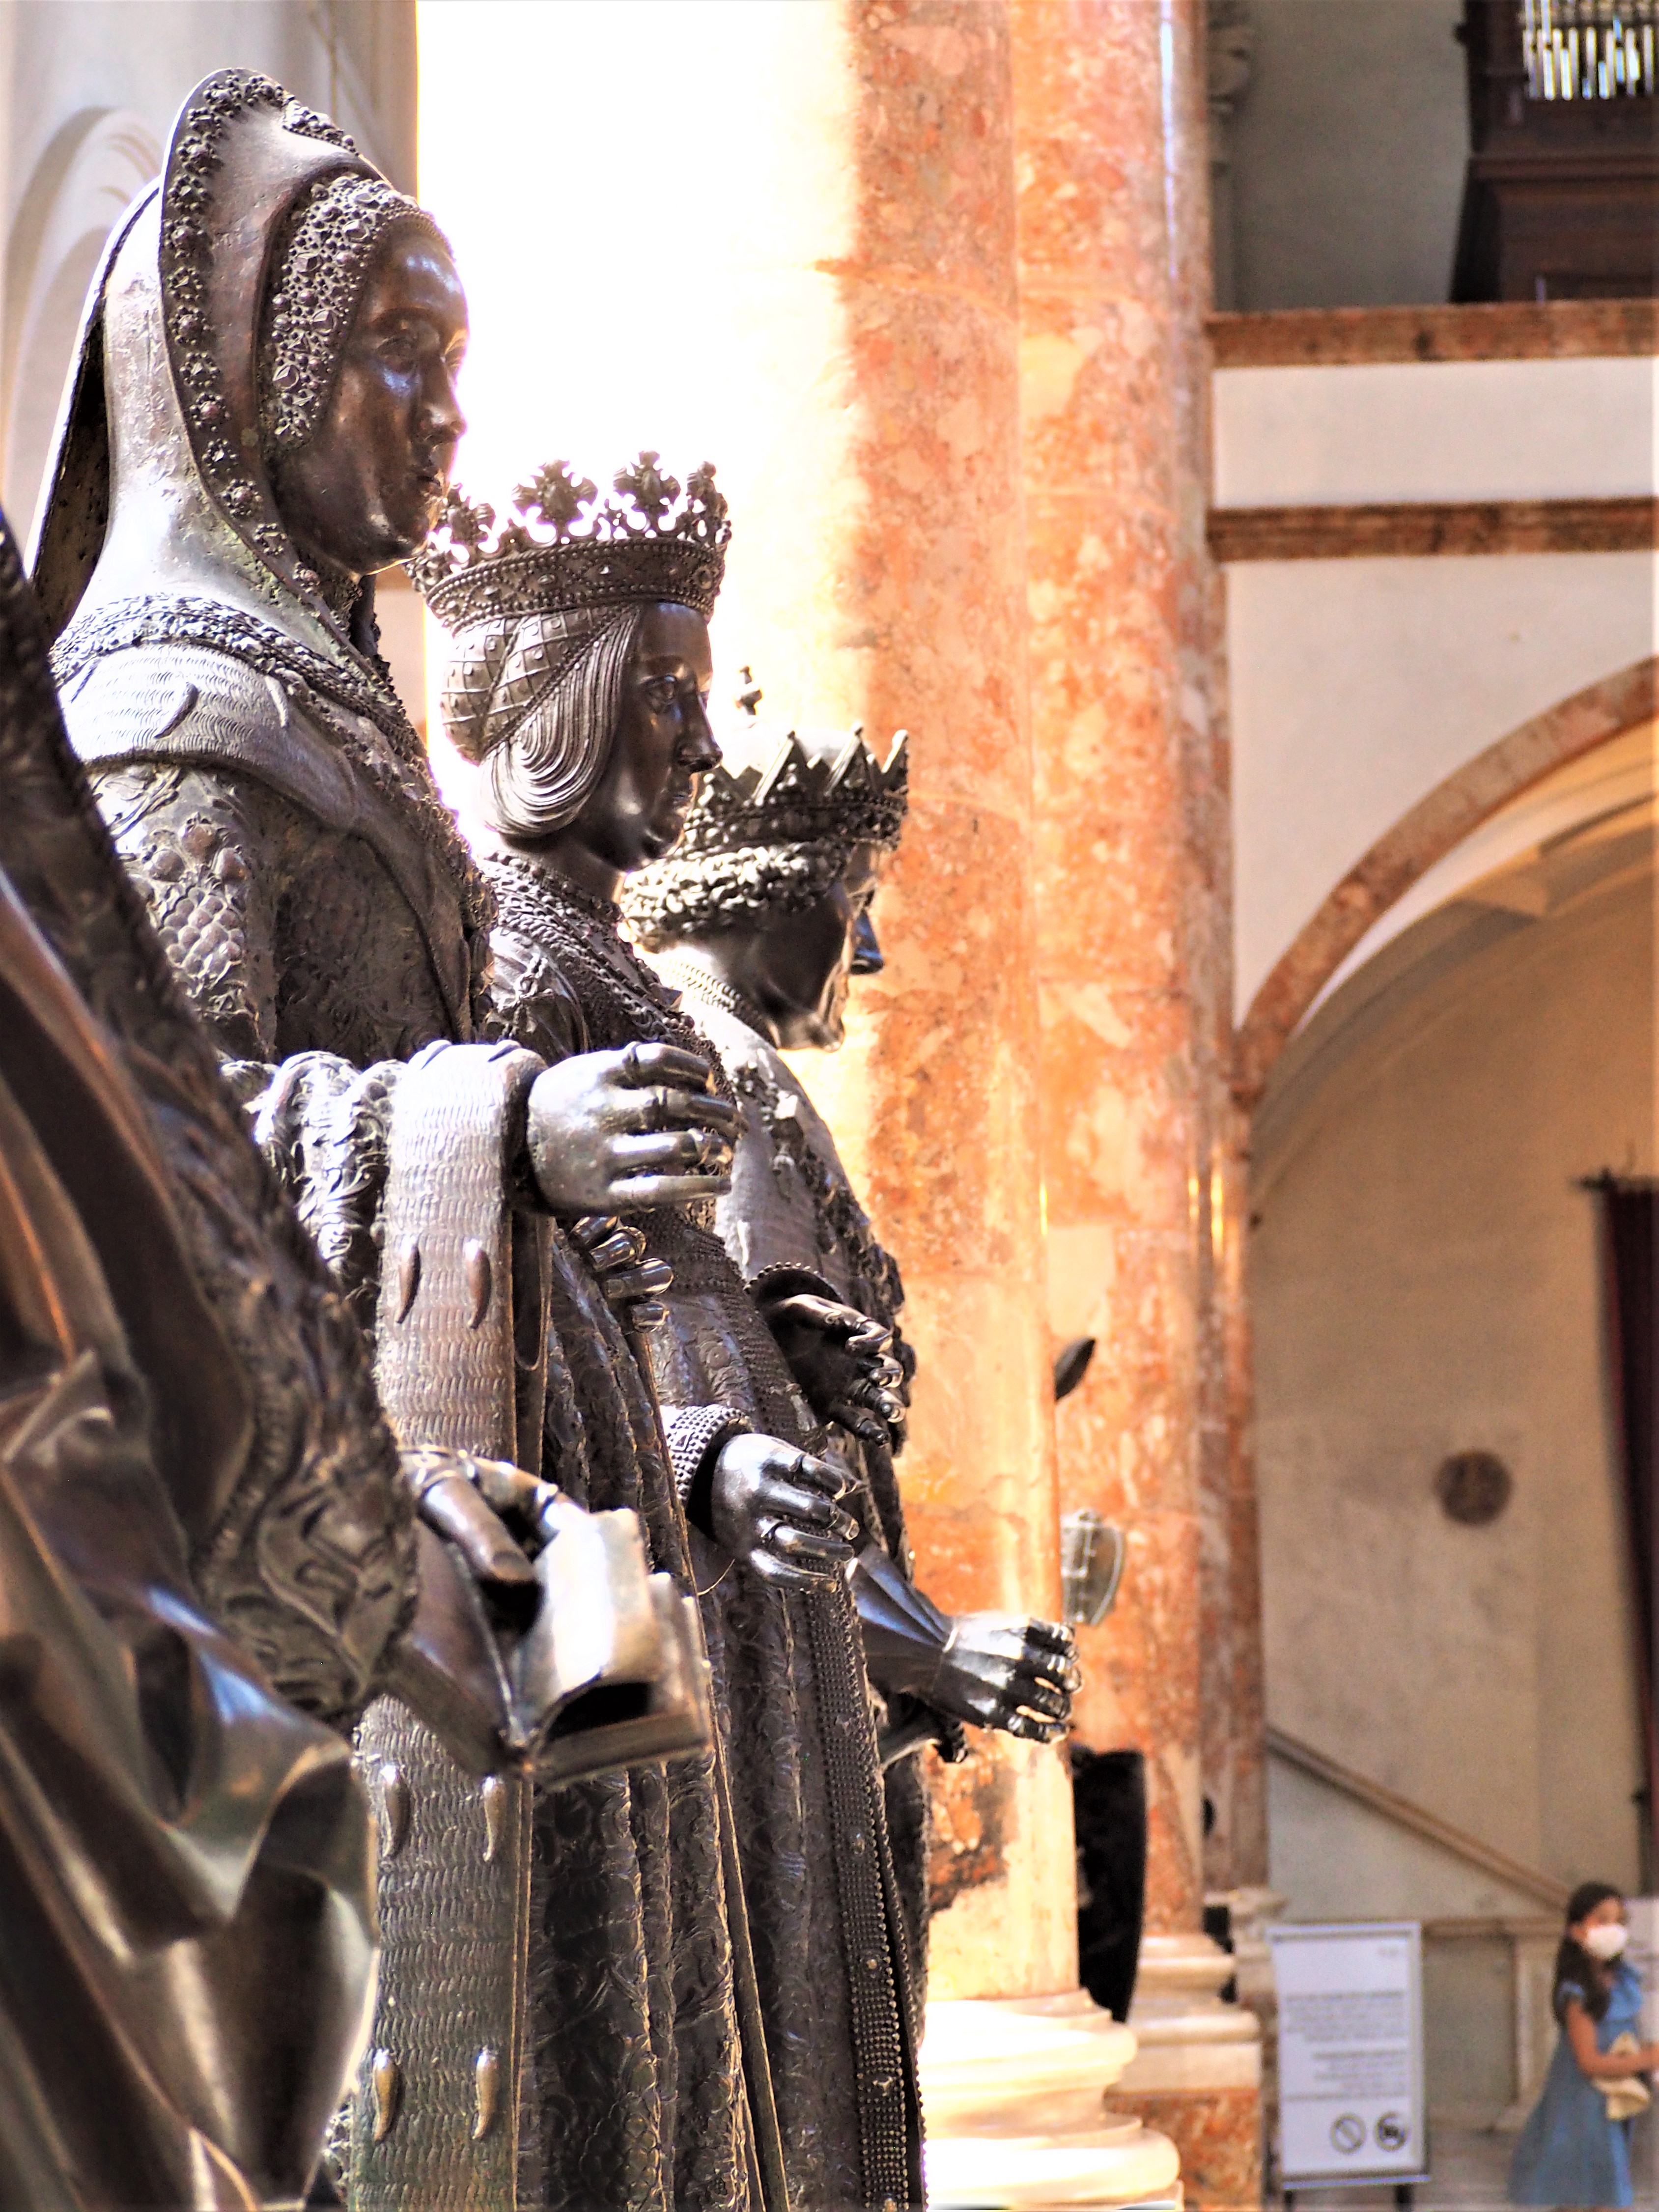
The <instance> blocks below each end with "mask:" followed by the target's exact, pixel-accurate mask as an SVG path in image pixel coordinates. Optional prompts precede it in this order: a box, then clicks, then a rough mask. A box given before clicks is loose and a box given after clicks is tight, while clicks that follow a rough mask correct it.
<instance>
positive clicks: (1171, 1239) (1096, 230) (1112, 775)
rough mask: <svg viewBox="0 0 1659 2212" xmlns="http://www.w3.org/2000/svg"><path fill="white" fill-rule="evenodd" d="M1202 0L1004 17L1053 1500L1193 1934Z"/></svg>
mask: <svg viewBox="0 0 1659 2212" xmlns="http://www.w3.org/2000/svg"><path fill="white" fill-rule="evenodd" d="M1194 12H1195V8H1194V0H1162V4H1160V3H1159V0H1016V7H1015V20H1016V23H1017V26H1018V35H1017V44H1016V53H1017V69H1016V83H1017V88H1018V108H1017V113H1018V126H1017V127H1018V147H1019V155H1020V173H1021V186H1022V189H1021V197H1020V235H1019V246H1020V294H1021V319H1022V333H1021V335H1022V353H1023V366H1024V401H1025V423H1026V430H1025V453H1026V471H1025V476H1026V499H1027V511H1028V532H1029V541H1030V598H1031V606H1032V611H1033V624H1032V637H1031V666H1032V702H1033V716H1034V726H1035V731H1036V750H1037V762H1038V771H1037V772H1038V794H1039V796H1038V831H1037V836H1038V893H1037V896H1038V912H1039V917H1040V921H1039V933H1040V939H1039V941H1040V950H1039V964H1040V975H1041V987H1042V1030H1043V1074H1042V1091H1043V1117H1044V1160H1045V1169H1046V1175H1047V1183H1048V1239H1049V1262H1050V1271H1051V1278H1052V1281H1053V1286H1054V1314H1055V1319H1056V1322H1057V1323H1058V1324H1059V1325H1060V1328H1063V1329H1065V1330H1066V1333H1067V1334H1073V1333H1075V1334H1090V1335H1092V1336H1094V1337H1096V1338H1097V1340H1098V1346H1099V1348H1098V1350H1097V1352H1096V1355H1095V1358H1094V1362H1093V1364H1092V1366H1091V1369H1090V1370H1089V1373H1088V1375H1087V1376H1086V1378H1085V1382H1084V1383H1083V1385H1082V1387H1081V1388H1080V1389H1079V1390H1078V1391H1077V1392H1076V1393H1075V1394H1074V1395H1073V1396H1072V1397H1071V1398H1069V1399H1068V1400H1066V1402H1065V1403H1064V1405H1063V1406H1062V1407H1061V1409H1060V1422H1059V1427H1060V1465H1061V1469H1062V1474H1061V1481H1062V1496H1063V1500H1064V1503H1065V1504H1066V1506H1068V1507H1071V1506H1080V1505H1085V1504H1088V1505H1093V1506H1096V1507H1097V1508H1098V1509H1099V1510H1102V1511H1103V1512H1104V1513H1105V1514H1106V1516H1107V1517H1108V1518H1109V1519H1110V1520H1114V1521H1117V1522H1121V1523H1123V1524H1124V1525H1125V1526H1126V1527H1127V1529H1128V1532H1129V1540H1130V1551H1129V1560H1128V1565H1127V1571H1126V1574H1125V1577H1124V1583H1123V1591H1122V1595H1121V1599H1120V1601H1119V1604H1118V1607H1117V1610H1116V1612H1115V1614H1114V1615H1113V1616H1112V1618H1111V1619H1110V1620H1109V1622H1108V1623H1107V1624H1106V1625H1105V1626H1103V1628H1101V1629H1100V1630H1098V1631H1097V1632H1094V1633H1093V1634H1092V1635H1091V1637H1090V1638H1089V1639H1088V1649H1087V1654H1086V1660H1087V1663H1088V1667H1089V1673H1090V1677H1091V1687H1090V1690H1089V1691H1088V1692H1086V1693H1085V1705H1084V1708H1083V1711H1082V1714H1081V1717H1080V1718H1081V1726H1080V1730H1079V1733H1080V1734H1081V1735H1082V1737H1083V1739H1084V1741H1085V1742H1089V1743H1091V1744H1093V1745H1095V1746H1096V1747H1105V1746H1107V1745H1109V1744H1111V1743H1115V1742H1133V1743H1136V1744H1139V1747H1141V1748H1142V1750H1143V1751H1144V1752H1145V1753H1146V1758H1147V1761H1148V1785H1149V1794H1150V1798H1151V1811H1152V1851H1151V1865H1150V1869H1149V1884H1148V1911H1149V1923H1150V1924H1151V1925H1152V1926H1153V1927H1155V1928H1163V1929H1179V1928H1190V1927H1194V1926H1196V1925H1197V1924H1198V1918H1199V1907H1200V1893H1201V1888H1202V1871H1201V1852H1200V1772H1199V1741H1200V1660H1199V1653H1200V1605H1201V1594H1200V1551H1201V1546H1202V1538H1203V1533H1204V1532H1203V1522H1204V1502H1205V1501H1204V1490H1205V1483H1204V1472H1205V1462H1206V1457H1207V1456H1208V1455H1209V1449H1210V1448H1211V1446H1212V1442H1213V1422H1214V1418H1215V1415H1216V1413H1217V1411H1218V1396H1217V1394H1216V1392H1215V1390H1214V1389H1213V1381H1212V1371H1211V1370H1212V1367H1213V1366H1214V1364H1215V1355H1216V1346H1215V1344H1214V1341H1213V1338H1214V1334H1215V1331H1214V1325H1213V1324H1214V1305H1215V1302H1214V1299H1213V1297H1212V1281H1213V1264H1212V1252H1211V1249H1210V1238H1209V1237H1208V1235H1207V1234H1206V1230H1207V1225H1208V1219H1209V1214H1210V1200H1211V1186H1212V1160H1213V1150H1212V1142H1213V1140H1212V1094H1213V1091H1214V1078H1215V1073H1216V1070H1215V1066H1214V1058H1215V1055H1214V1049H1213V1042H1214V1041H1213V1036H1212V1029H1213V1017H1212V1003H1213V1000H1214V997H1215V994H1216V990H1217V985H1218V980H1219V979H1218V977H1216V975H1214V974H1213V972H1212V971H1213V968H1214V965H1215V963H1216V962H1217V960H1218V954H1219V948H1218V943H1217V939H1218V931H1217V929H1216V927H1215V926H1214V921H1213V919H1212V913H1211V908H1212V906H1213V904H1214V903H1215V902H1216V901H1217V899H1218V896H1219V895H1220V893H1221V891H1222V890H1223V889H1224V888H1225V886H1224V885H1222V884H1219V883H1218V882H1217V880H1216V879H1215V877H1214V873H1213V854H1214V852H1215V850H1216V844H1215V832H1216V829H1217V827H1218V825H1217V823H1216V821H1215V819H1214V816H1215V812H1216V809H1215V807H1214V806H1213V805H1212V791H1211V783H1212V776H1213V769H1214V762H1213V755H1214V751H1215V745H1214V733H1213V728H1212V713H1213V697H1212V684H1211V680H1210V678H1211V671H1210V665H1209V656H1208V652H1207V635H1208V634H1207V624H1208V620H1209V613H1210V608H1209V592H1210V579H1209V575H1208V573H1207V568H1206V559H1205V555H1204V550H1203V541H1202V519H1203V518H1202V510H1203V497H1204V483H1205V470H1204V460H1203V453H1202V449H1201V447H1200V444H1199V442H1198V441H1199V437H1200V432H1201V424H1202V413H1201V392H1200V389H1199V385H1200V377H1201V356H1200V351H1199V336H1200V333H1199V320H1200V313H1201V310H1202V306H1203V294H1202V290H1201V287H1202V284H1203V282H1204V269H1205V258H1206V237H1205V229H1204V212H1203V202H1202V198H1201V195H1200V191H1199V189H1198V182H1199V178H1200V176H1201V164H1202V162H1203V160H1204V158H1205V142H1204V137H1203V131H1202V124H1201V118H1200V114H1199V112H1198V111H1197V105H1196V99H1195V92H1196V87H1195V85H1193V84H1191V83H1189V82H1188V78H1189V76H1190V74H1191V72H1192V69H1193V62H1192V57H1191V40H1192V23H1191V21H1190V18H1191V17H1192V15H1194ZM1177 41H1178V52H1176V53H1174V54H1173V55H1172V52H1171V49H1173V48H1176V45H1177ZM1190 172H1196V173H1190ZM1220 849H1221V850H1223V851H1225V839H1224V842H1223V843H1222V845H1221V848H1220Z"/></svg>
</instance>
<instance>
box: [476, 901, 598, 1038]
mask: <svg viewBox="0 0 1659 2212" xmlns="http://www.w3.org/2000/svg"><path fill="white" fill-rule="evenodd" d="M490 947H491V951H492V953H493V956H494V957H493V960H492V963H491V968H490V976H489V999H490V1012H489V1024H488V1026H489V1030H490V1032H491V1034H492V1035H494V1036H499V1037H503V1038H509V1037H510V1038H511V1039H512V1041H513V1042H514V1043H515V1044H520V1045H523V1046H524V1047H525V1048H526V1050H527V1051H530V1052H537V1053H539V1054H541V1056H542V1058H543V1059H544V1060H567V1059H569V1058H570V1057H571V1056H572V1055H573V1054H576V1053H580V1052H586V1050H587V1049H588V1037H587V1022H586V1017H585V1016H584V1014H583V1012H582V1006H581V1001H580V998H579V997H578V996H577V994H576V992H575V990H574V988H573V987H572V985H571V983H570V981H569V980H568V978H567V976H566V975H565V974H564V971H563V969H562V968H561V966H560V964H559V961H558V958H557V956H556V953H555V952H554V951H551V950H550V948H549V947H548V946H547V945H544V943H542V942H541V941H540V940H539V939H538V938H536V937H534V936H532V935H531V934H530V933H529V932H528V931H527V930H526V929H525V928H523V927H518V928H515V927H513V924H512V922H511V921H506V922H502V923H498V924H497V926H496V927H495V932H494V933H493V934H492V937H491V939H490Z"/></svg>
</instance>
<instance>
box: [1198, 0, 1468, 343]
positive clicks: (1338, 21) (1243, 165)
mask: <svg viewBox="0 0 1659 2212" xmlns="http://www.w3.org/2000/svg"><path fill="white" fill-rule="evenodd" d="M1461 12H1462V9H1461V6H1460V0H1249V13H1250V20H1251V22H1252V24H1253V25H1254V27H1255V52H1254V56H1253V59H1252V67H1251V73H1250V82H1249V88H1248V90H1247V91H1246V92H1245V94H1244V95H1243V100H1242V101H1241V102H1240V104H1239V106H1238V110H1237V116H1236V118H1235V120H1234V122H1233V124H1232V126H1231V152H1232V169H1233V182H1232V203H1233V211H1234V213H1233V221H1234V247H1235V265H1236V270H1237V277H1236V288H1237V298H1236V304H1237V306H1238V307H1246V308H1261V307H1387V306H1389V305H1395V304H1423V303H1426V302H1429V301H1437V300H1443V299H1444V298H1445V297H1446V294H1447V290H1448V288H1449V284H1450V281H1451V265H1452V254H1453V251H1454V248H1455V243H1456V237H1457V215H1458V208H1459V205H1460V202H1461V196H1462V183H1463V165H1464V161H1465V160H1466V158H1467V154H1468V110H1467V106H1466V103H1465V94H1464V72H1463V55H1462V48H1461V47H1459V46H1456V45H1455V43H1454V41H1453V38H1452V32H1453V28H1454V27H1455V24H1456V22H1457V20H1458V17H1459V15H1460V14H1461Z"/></svg>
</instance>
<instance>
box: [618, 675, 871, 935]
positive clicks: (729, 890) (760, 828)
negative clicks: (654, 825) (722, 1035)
mask: <svg viewBox="0 0 1659 2212" xmlns="http://www.w3.org/2000/svg"><path fill="white" fill-rule="evenodd" d="M743 672H744V677H745V678H747V677H748V674H749V671H748V670H747V669H744V671H743ZM760 696H761V695H760V692H759V690H757V689H756V688H755V687H754V685H752V684H750V687H749V689H748V690H745V691H744V693H743V694H742V696H741V697H740V698H739V700H738V709H739V711H738V714H737V715H736V716H735V717H734V718H733V719H732V721H731V722H730V723H729V724H728V725H727V726H726V727H724V728H722V729H721V730H720V732H719V737H720V754H721V758H720V766H719V767H718V768H716V769H713V770H712V771H711V772H710V773H709V774H708V775H706V776H705V777H704V778H703V780H702V787H701V788H700V789H699V791H698V793H697V796H696V801H695V803H694V804H693V805H692V808H691V811H690V816H689V817H687V820H686V825H685V833H684V836H682V838H681V839H680V842H679V843H678V845H677V846H676V847H675V848H674V850H673V851H672V853H671V854H669V855H668V857H667V858H666V859H665V860H658V861H656V862H654V863H653V865H652V866H650V867H648V868H644V869H641V872H639V874H638V875H636V876H634V877H632V878H629V884H628V886H627V889H626V890H625V892H624V894H623V904H624V906H625V907H626V908H627V911H628V915H629V920H630V921H632V922H633V924H634V926H635V929H636V931H637V932H638V933H639V935H640V936H641V938H642V939H644V941H645V942H646V943H647V944H653V945H654V944H661V943H664V942H665V941H667V940H668V939H671V938H676V937H689V936H692V935H695V934H696V933H698V932H700V931H703V930H708V929H719V928H720V927H722V926H730V925H734V924H736V923H738V922H739V921H745V920H748V919H750V918H751V917H753V916H755V915H759V914H763V913H765V912H767V911H769V910H771V909H777V910H781V911H782V912H784V913H799V912H802V911H804V910H805V908H807V907H810V906H811V905H813V904H814V903H815V902H816V901H817V899H818V898H820V897H821V896H823V892H824V890H825V889H826V888H827V887H828V885H829V884H830V883H831V882H832V881H833V880H834V878H836V876H838V875H840V874H841V873H842V871H843V870H844V869H845V867H846V866H847V863H848V860H849V859H850V858H851V856H852V854H853V850H854V847H855V846H859V845H874V846H877V847H878V848H880V849H881V850H883V851H885V852H891V851H892V850H893V849H894V848H895V847H896V845H897V843H898V842H899V836H900V832H901V831H902V828H903V826H904V815H905V809H906V807H907V806H908V803H909V738H908V733H907V732H905V731H903V730H900V731H897V732H896V733H895V735H894V738H893V742H892V744H891V746H890V748H889V750H888V754H887V758H886V761H885V763H883V762H882V761H881V760H880V759H879V758H878V756H877V755H876V754H874V753H873V752H872V751H871V750H870V748H869V746H868V745H867V744H866V743H865V738H864V727H863V725H862V724H861V723H855V724H854V726H853V727H852V728H851V729H850V730H830V729H809V728H798V729H797V728H785V727H783V726H781V725H780V724H778V723H775V722H764V721H762V720H760V718H759V717H758V716H757V714H756V713H755V711H754V710H755V708H756V706H757V704H758V702H759V699H760Z"/></svg>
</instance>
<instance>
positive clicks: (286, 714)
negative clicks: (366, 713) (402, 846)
mask: <svg viewBox="0 0 1659 2212" xmlns="http://www.w3.org/2000/svg"><path fill="white" fill-rule="evenodd" d="M62 699H63V708H64V723H65V726H67V728H68V731H69V737H70V744H72V745H73V747H74V748H75V750H76V753H77V754H78V755H79V757H80V758H81V759H82V761H83V762H84V763H86V764H87V765H88V767H89V768H106V767H109V768H112V767H116V766H118V765H122V764H125V763H131V762H136V761H143V760H155V761H168V762H173V763H179V764H188V765H190V766H191V767H196V768H202V769H214V768H222V769H226V770H228V771H234V772H236V773H240V774H245V775H254V776H257V777H258V778H259V780H260V781H263V782H265V783H268V784H270V785H271V786H273V787H275V788H276V790H277V791H279V792H281V793H283V796H284V797H286V798H288V799H293V800H294V801H295V802H296V803H297V804H298V805H301V806H303V807H304V808H306V809H307V811H309V812H311V813H313V814H314V815H316V816H317V817H319V819H320V820H321V821H322V822H324V823H328V824H330V825H331V826H334V827H337V828H341V829H344V828H348V827H349V826H351V824H352V823H354V821H355V819H356V816H357V815H358V813H359V812H360V811H361V804H362V802H361V797H360V794H359V793H358V791H357V789H356V779H355V778H354V777H353V775H351V773H350V770H349V766H348V764H347V763H346V762H345V761H344V760H343V758H342V757H341V755H340V752H339V749H338V747H337V745H335V744H331V742H330V740H329V738H328V737H327V735H326V734H325V732H324V730H323V729H322V728H321V727H320V726H319V724H318V723H317V722H316V721H314V720H313V719H312V718H311V717H310V716H309V715H308V714H307V713H306V712H305V709H304V706H303V704H302V703H301V702H297V701H296V700H295V696H294V695H293V692H292V690H290V689H289V688H288V687H285V686H284V685H283V684H280V683H278V682H277V680H276V678H275V677H272V676H268V675H265V674H264V673H263V672H262V671H260V670H259V669H258V668H255V667H252V666H251V665H249V664H248V662H246V660H244V659H240V657H239V656H238V655H237V654H235V653H227V652H224V651H222V650H220V649H219V648H218V647H214V646H210V645H203V644H199V643H197V642H195V641H172V640H156V641H144V642H143V643H139V644H135V645H130V646H126V647H123V648H121V649H120V650H118V651H117V652H113V653H102V654H100V656H99V657H98V658H97V659H94V660H92V661H90V662H88V665H86V667H85V668H83V669H82V670H81V671H80V672H79V673H78V674H76V675H75V676H72V677H71V678H70V679H69V680H68V681H67V682H66V683H65V684H64V689H63V693H62Z"/></svg>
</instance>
